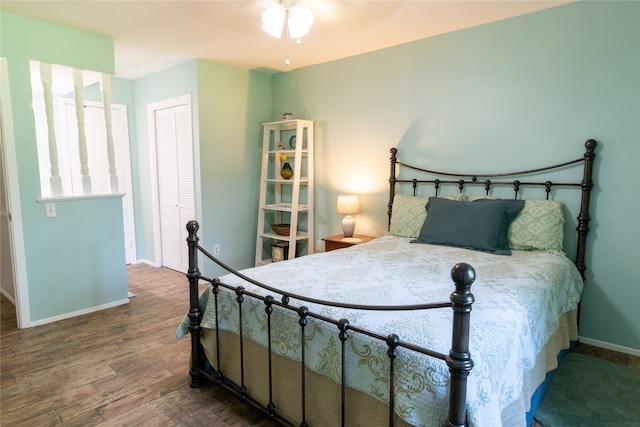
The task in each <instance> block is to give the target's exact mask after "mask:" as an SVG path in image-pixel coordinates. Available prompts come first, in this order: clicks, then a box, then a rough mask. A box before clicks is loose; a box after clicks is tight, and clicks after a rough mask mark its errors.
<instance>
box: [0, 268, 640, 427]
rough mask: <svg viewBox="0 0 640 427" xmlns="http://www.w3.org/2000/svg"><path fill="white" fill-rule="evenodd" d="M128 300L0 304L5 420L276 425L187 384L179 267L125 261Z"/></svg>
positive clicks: (222, 394)
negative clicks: (29, 315)
mask: <svg viewBox="0 0 640 427" xmlns="http://www.w3.org/2000/svg"><path fill="white" fill-rule="evenodd" d="M127 273H128V280H129V290H130V291H131V292H133V293H134V294H136V296H135V297H133V298H132V299H131V303H130V304H127V305H123V306H120V307H114V308H111V309H108V310H103V311H100V312H97V313H92V314H87V315H84V316H80V317H76V318H73V319H66V320H62V321H59V322H55V323H51V324H47V325H43V326H37V327H34V328H30V329H23V330H19V329H17V328H16V321H15V309H14V307H13V305H11V303H10V302H9V301H8V300H7V299H6V298H5V297H4V296H3V297H2V304H1V306H0V310H1V312H0V321H1V322H0V348H1V354H0V373H1V375H0V425H2V426H12V427H13V426H15V427H22V426H56V425H64V426H124V425H144V426H156V425H157V426H196V425H214V426H233V427H244V426H259V427H269V426H274V425H276V424H275V423H274V422H272V421H270V420H268V419H266V418H265V415H263V414H262V413H261V412H259V411H257V410H256V409H255V408H253V407H252V406H250V405H248V404H246V403H241V402H239V401H238V399H237V398H236V397H234V396H232V395H231V394H229V393H228V392H226V390H224V389H223V388H220V387H216V386H214V385H207V386H205V387H203V388H199V389H192V388H190V387H189V375H188V370H189V366H188V365H189V346H190V341H189V339H184V340H177V339H176V338H175V330H176V328H177V326H178V324H179V322H180V320H181V319H182V317H183V316H184V314H185V313H186V312H187V311H188V308H189V307H188V287H187V281H186V278H185V276H184V275H183V274H181V273H178V272H175V271H173V270H169V269H166V268H154V267H150V266H148V265H145V264H136V265H130V266H128V267H127ZM575 351H579V352H581V353H586V354H591V355H593V356H596V357H601V358H605V359H608V360H611V361H614V362H617V363H621V364H625V365H629V366H634V367H637V368H640V357H637V356H629V355H626V354H623V353H616V352H611V351H607V350H602V349H598V348H596V347H592V346H588V345H584V344H580V345H578V346H576V350H575Z"/></svg>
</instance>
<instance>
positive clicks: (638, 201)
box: [272, 2, 640, 349]
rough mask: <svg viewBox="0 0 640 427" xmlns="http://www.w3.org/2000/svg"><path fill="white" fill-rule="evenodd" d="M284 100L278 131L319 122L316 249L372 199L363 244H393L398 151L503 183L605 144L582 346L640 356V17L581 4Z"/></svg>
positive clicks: (632, 11)
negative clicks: (352, 195) (351, 211)
mask: <svg viewBox="0 0 640 427" xmlns="http://www.w3.org/2000/svg"><path fill="white" fill-rule="evenodd" d="M292 59H293V58H292ZM273 94H274V95H273V100H274V108H273V112H274V115H273V116H272V118H273V119H275V118H277V116H278V115H279V114H280V113H281V112H284V111H292V112H293V114H294V116H295V117H300V118H311V119H313V120H316V121H317V122H316V126H317V127H316V138H317V140H316V145H317V153H316V154H317V156H316V171H317V174H316V183H317V185H316V189H317V190H316V201H317V202H316V219H317V223H316V233H317V235H318V236H324V235H328V234H335V233H338V232H339V230H340V224H339V222H340V220H341V217H340V216H338V215H336V214H335V213H334V212H335V199H336V196H337V194H338V193H340V192H345V191H356V192H359V193H361V194H363V197H362V210H363V212H362V213H361V214H360V215H358V216H357V217H356V221H357V232H360V233H365V234H372V235H381V234H383V233H385V231H386V202H387V197H388V195H387V194H388V192H387V191H388V190H387V188H388V187H387V186H388V183H387V179H388V172H387V171H388V158H389V155H388V153H389V148H390V147H392V146H397V147H399V149H400V152H401V154H402V155H403V156H404V158H407V159H412V160H413V159H417V160H418V161H423V160H426V159H429V161H430V163H431V164H432V165H433V166H434V167H436V166H437V167H440V168H442V169H445V168H450V169H457V170H461V169H462V170H465V169H469V168H471V169H473V170H477V171H487V170H488V171H492V170H496V169H497V170H520V169H527V168H529V167H534V166H540V165H546V164H548V163H549V162H552V161H554V160H563V159H574V158H578V157H580V156H581V155H582V152H583V143H584V141H585V140H586V139H588V138H595V139H597V140H598V141H600V146H599V147H598V150H597V155H598V158H597V167H596V168H595V180H596V187H595V189H594V194H593V199H592V200H593V205H594V208H593V211H592V218H593V219H592V222H591V234H590V235H589V239H590V243H591V246H590V248H589V251H588V252H587V266H588V270H587V281H586V288H585V291H584V297H583V305H582V317H581V324H580V328H581V329H580V335H581V336H583V337H587V338H591V339H593V340H598V341H603V342H607V343H612V344H616V345H619V346H624V347H628V348H632V349H640V317H639V316H638V311H637V310H638V306H639V305H640V274H639V272H638V269H637V264H638V260H640V249H639V248H640V247H639V246H638V241H640V220H639V218H640V189H639V188H638V184H640V172H639V171H640V120H639V119H638V118H639V117H640V3H638V2H577V3H573V4H569V5H565V6H560V7H556V8H552V9H548V10H544V11H541V12H538V13H534V14H529V15H525V16H521V17H517V18H512V19H508V20H504V21H500V22H496V23H492V24H487V25H482V26H479V27H475V28H471V29H466V30H462V31H458V32H454V33H450V34H445V35H442V36H438V37H432V38H429V39H424V40H420V41H417V42H413V43H409V44H406V45H403V46H399V47H394V48H389V49H384V50H380V51H377V52H373V53H369V54H365V55H360V56H356V57H351V58H348V59H344V60H339V61H334V62H330V63H325V64H321V65H317V66H312V67H307V68H303V69H298V70H294V71H291V72H288V73H282V74H278V75H275V76H274V77H273ZM572 216H573V215H572Z"/></svg>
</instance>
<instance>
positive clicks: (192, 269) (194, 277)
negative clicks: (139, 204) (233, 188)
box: [186, 221, 203, 387]
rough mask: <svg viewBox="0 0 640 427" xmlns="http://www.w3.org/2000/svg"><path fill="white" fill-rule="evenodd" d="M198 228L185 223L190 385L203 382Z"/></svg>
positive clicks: (196, 223) (192, 222)
mask: <svg viewBox="0 0 640 427" xmlns="http://www.w3.org/2000/svg"><path fill="white" fill-rule="evenodd" d="M198 229H200V225H199V224H198V222H197V221H189V222H188V223H187V233H188V236H187V245H188V246H189V270H187V274H186V276H187V278H188V279H189V314H188V316H189V332H190V333H191V367H190V368H189V375H190V376H191V383H190V384H189V385H190V386H191V387H201V386H202V384H203V381H202V375H201V374H200V366H199V364H200V360H201V359H202V355H201V353H202V352H201V350H200V321H201V319H202V312H201V311H200V302H199V300H198V282H199V281H200V270H199V269H198V241H199V240H200V238H199V237H198Z"/></svg>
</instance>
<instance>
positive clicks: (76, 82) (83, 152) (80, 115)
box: [73, 68, 91, 194]
mask: <svg viewBox="0 0 640 427" xmlns="http://www.w3.org/2000/svg"><path fill="white" fill-rule="evenodd" d="M83 88H84V84H83V81H82V70H78V69H75V68H74V69H73V92H74V95H75V102H76V120H77V122H78V151H79V154H80V175H81V176H82V192H83V194H91V175H89V163H88V156H87V137H86V135H85V133H84V102H83V99H82V89H83Z"/></svg>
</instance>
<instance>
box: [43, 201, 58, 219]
mask: <svg viewBox="0 0 640 427" xmlns="http://www.w3.org/2000/svg"><path fill="white" fill-rule="evenodd" d="M44 209H45V212H46V213H47V218H52V217H54V216H56V204H55V203H46V204H45V205H44Z"/></svg>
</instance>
